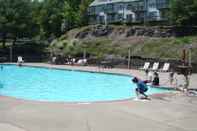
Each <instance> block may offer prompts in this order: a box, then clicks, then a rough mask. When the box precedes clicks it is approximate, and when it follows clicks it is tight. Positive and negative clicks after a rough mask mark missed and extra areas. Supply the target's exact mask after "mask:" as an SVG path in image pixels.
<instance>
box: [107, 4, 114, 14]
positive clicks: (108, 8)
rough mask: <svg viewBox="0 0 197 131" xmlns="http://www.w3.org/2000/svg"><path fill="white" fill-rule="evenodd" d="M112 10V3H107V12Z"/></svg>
mask: <svg viewBox="0 0 197 131" xmlns="http://www.w3.org/2000/svg"><path fill="white" fill-rule="evenodd" d="M113 11H114V5H113V4H108V5H107V12H113Z"/></svg>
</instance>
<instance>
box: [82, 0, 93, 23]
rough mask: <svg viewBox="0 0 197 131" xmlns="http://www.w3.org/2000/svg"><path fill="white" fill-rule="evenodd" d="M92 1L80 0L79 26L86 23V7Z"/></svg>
mask: <svg viewBox="0 0 197 131" xmlns="http://www.w3.org/2000/svg"><path fill="white" fill-rule="evenodd" d="M92 1H93V0H82V2H81V4H80V5H79V14H80V25H81V26H84V25H87V24H88V14H87V10H88V7H89V5H90V4H91V2H92Z"/></svg>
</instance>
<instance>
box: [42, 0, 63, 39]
mask: <svg viewBox="0 0 197 131" xmlns="http://www.w3.org/2000/svg"><path fill="white" fill-rule="evenodd" d="M64 7H65V1H64V0H45V1H44V4H43V7H42V9H41V11H40V24H41V29H42V31H43V33H44V35H45V37H47V38H48V37H51V36H60V35H61V25H62V21H63V13H64Z"/></svg>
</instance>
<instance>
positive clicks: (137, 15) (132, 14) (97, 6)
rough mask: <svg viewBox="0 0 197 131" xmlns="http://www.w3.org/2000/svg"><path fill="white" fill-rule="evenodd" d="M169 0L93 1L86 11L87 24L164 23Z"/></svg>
mask: <svg viewBox="0 0 197 131" xmlns="http://www.w3.org/2000/svg"><path fill="white" fill-rule="evenodd" d="M168 10H169V0H95V1H94V2H93V3H91V5H90V7H89V9H88V15H89V23H90V24H101V23H105V24H107V23H119V22H123V23H138V22H146V21H165V20H167V18H168V17H167V15H168Z"/></svg>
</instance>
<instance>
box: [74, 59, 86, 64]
mask: <svg viewBox="0 0 197 131" xmlns="http://www.w3.org/2000/svg"><path fill="white" fill-rule="evenodd" d="M76 64H77V65H86V64H87V59H79V60H78V61H77V63H76Z"/></svg>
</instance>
